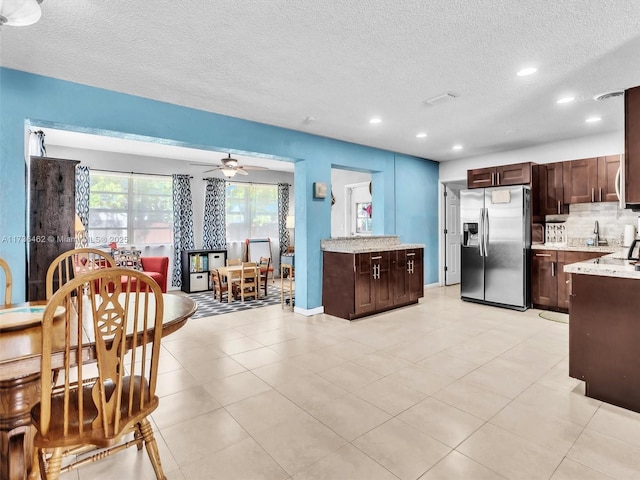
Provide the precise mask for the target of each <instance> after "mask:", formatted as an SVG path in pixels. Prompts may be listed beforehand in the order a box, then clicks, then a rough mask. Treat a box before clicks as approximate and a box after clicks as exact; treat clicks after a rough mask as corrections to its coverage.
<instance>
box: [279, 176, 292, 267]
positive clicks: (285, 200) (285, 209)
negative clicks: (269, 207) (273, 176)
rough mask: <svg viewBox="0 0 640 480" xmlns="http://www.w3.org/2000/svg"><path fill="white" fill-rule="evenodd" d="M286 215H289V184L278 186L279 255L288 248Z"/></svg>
mask: <svg viewBox="0 0 640 480" xmlns="http://www.w3.org/2000/svg"><path fill="white" fill-rule="evenodd" d="M287 215H289V184H288V183H279V184H278V232H279V236H280V255H282V254H283V253H285V252H286V251H287V247H288V246H289V241H290V238H289V229H288V228H287Z"/></svg>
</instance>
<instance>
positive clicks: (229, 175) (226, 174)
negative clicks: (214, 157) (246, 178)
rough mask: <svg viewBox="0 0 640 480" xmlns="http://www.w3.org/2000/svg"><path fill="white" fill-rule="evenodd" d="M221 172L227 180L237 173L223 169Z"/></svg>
mask: <svg viewBox="0 0 640 480" xmlns="http://www.w3.org/2000/svg"><path fill="white" fill-rule="evenodd" d="M220 171H221V172H222V174H223V175H224V176H225V177H227V178H231V177H233V176H234V175H235V174H236V171H235V170H234V169H233V168H222V169H220Z"/></svg>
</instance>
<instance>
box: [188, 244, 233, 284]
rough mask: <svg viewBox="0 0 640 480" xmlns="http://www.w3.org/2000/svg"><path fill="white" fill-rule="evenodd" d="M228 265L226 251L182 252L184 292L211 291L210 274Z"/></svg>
mask: <svg viewBox="0 0 640 480" xmlns="http://www.w3.org/2000/svg"><path fill="white" fill-rule="evenodd" d="M226 263H227V251H226V250H185V251H184V252H182V291H183V292H186V293H193V292H204V291H206V290H211V288H212V285H211V284H210V281H209V272H210V271H211V270H212V269H214V268H217V267H223V266H224V265H225V264H226Z"/></svg>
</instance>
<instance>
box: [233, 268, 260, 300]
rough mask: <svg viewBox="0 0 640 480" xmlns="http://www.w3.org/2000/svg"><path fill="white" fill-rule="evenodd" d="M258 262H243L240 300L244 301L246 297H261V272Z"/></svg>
mask: <svg viewBox="0 0 640 480" xmlns="http://www.w3.org/2000/svg"><path fill="white" fill-rule="evenodd" d="M258 272H259V270H258V264H257V263H256V262H243V263H242V272H241V274H240V289H239V292H238V293H239V295H240V300H242V301H243V302H244V299H245V297H253V298H255V299H256V300H257V299H259V298H260V289H259V286H258V282H259V281H260V274H259V273H258Z"/></svg>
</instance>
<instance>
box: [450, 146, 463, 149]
mask: <svg viewBox="0 0 640 480" xmlns="http://www.w3.org/2000/svg"><path fill="white" fill-rule="evenodd" d="M451 148H452V149H453V150H462V145H454V146H453V147H451Z"/></svg>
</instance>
